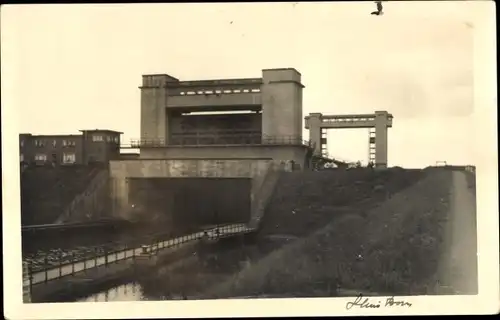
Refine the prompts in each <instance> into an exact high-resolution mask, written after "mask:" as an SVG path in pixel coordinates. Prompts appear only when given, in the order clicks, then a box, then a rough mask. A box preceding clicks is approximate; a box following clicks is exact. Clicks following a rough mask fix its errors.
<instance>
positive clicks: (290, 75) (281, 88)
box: [261, 68, 304, 139]
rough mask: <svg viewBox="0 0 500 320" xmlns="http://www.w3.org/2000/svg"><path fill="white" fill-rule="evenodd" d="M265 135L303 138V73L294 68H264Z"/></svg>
mask: <svg viewBox="0 0 500 320" xmlns="http://www.w3.org/2000/svg"><path fill="white" fill-rule="evenodd" d="M262 81H263V84H262V86H261V97H262V135H263V137H266V136H267V137H276V138H279V137H290V138H292V137H293V138H294V139H302V89H303V88H304V86H303V85H302V84H301V75H300V73H299V72H298V71H297V70H295V69H293V68H287V69H267V70H262Z"/></svg>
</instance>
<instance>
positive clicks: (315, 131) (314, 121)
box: [306, 113, 322, 156]
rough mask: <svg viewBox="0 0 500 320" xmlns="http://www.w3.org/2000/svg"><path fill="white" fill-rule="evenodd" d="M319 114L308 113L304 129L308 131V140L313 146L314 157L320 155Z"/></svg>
mask: <svg viewBox="0 0 500 320" xmlns="http://www.w3.org/2000/svg"><path fill="white" fill-rule="evenodd" d="M321 116H322V115H321V113H310V114H309V116H307V117H306V129H309V140H310V141H311V143H312V144H313V145H314V155H316V156H320V155H321Z"/></svg>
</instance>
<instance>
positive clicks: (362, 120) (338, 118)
mask: <svg viewBox="0 0 500 320" xmlns="http://www.w3.org/2000/svg"><path fill="white" fill-rule="evenodd" d="M392 119H393V116H392V114H390V113H388V112H387V111H375V113H374V114H347V115H323V114H321V113H310V114H309V115H308V116H306V117H305V125H306V129H309V133H310V140H311V143H312V145H313V147H314V155H315V156H325V155H326V149H327V138H326V130H328V129H352V128H356V129H357V128H368V129H369V153H368V154H369V159H368V161H369V162H371V163H373V164H374V165H375V167H379V168H385V167H387V129H388V128H391V127H392Z"/></svg>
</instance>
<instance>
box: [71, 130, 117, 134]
mask: <svg viewBox="0 0 500 320" xmlns="http://www.w3.org/2000/svg"><path fill="white" fill-rule="evenodd" d="M79 131H80V132H107V133H119V134H123V132H120V131H115V130H108V129H93V130H79Z"/></svg>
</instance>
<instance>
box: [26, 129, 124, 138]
mask: <svg viewBox="0 0 500 320" xmlns="http://www.w3.org/2000/svg"><path fill="white" fill-rule="evenodd" d="M78 131H80V132H82V133H85V132H102V133H118V134H123V132H120V131H114V130H108V129H93V130H78ZM19 136H31V137H47V138H57V137H78V136H81V134H78V133H76V134H75V133H73V134H32V133H20V134H19Z"/></svg>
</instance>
